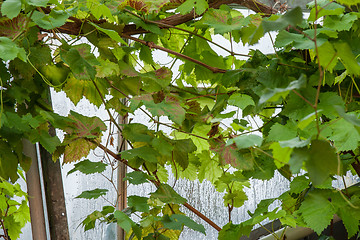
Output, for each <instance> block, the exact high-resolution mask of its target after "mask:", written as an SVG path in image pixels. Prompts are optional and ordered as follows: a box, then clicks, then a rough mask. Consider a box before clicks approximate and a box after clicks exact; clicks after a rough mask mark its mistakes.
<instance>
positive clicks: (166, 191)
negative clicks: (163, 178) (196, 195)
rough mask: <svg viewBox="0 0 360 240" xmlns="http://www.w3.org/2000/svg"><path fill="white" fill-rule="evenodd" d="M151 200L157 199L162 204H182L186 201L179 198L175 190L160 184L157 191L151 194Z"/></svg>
mask: <svg viewBox="0 0 360 240" xmlns="http://www.w3.org/2000/svg"><path fill="white" fill-rule="evenodd" d="M151 197H152V198H158V199H159V200H160V201H162V202H163V203H176V204H183V203H185V202H186V199H185V198H183V197H181V196H180V195H179V194H178V193H177V192H175V190H174V189H173V188H172V187H170V186H169V185H167V184H164V183H162V184H160V186H159V187H158V189H157V190H156V191H155V192H153V193H151Z"/></svg>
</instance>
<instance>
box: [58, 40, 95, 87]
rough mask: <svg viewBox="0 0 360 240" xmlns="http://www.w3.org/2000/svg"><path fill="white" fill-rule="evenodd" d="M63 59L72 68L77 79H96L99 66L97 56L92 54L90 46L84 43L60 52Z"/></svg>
mask: <svg viewBox="0 0 360 240" xmlns="http://www.w3.org/2000/svg"><path fill="white" fill-rule="evenodd" d="M60 56H61V58H62V59H63V60H64V62H65V63H66V64H68V65H69V66H70V69H71V71H72V72H73V74H74V76H75V77H76V78H77V79H84V80H89V79H94V78H95V75H96V70H95V67H94V66H95V65H99V62H98V61H97V60H96V58H95V56H94V55H93V54H92V53H91V48H90V46H89V45H88V44H85V43H82V44H79V45H76V46H74V47H72V48H70V49H69V50H68V51H65V50H62V51H61V52H60Z"/></svg>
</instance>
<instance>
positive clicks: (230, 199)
mask: <svg viewBox="0 0 360 240" xmlns="http://www.w3.org/2000/svg"><path fill="white" fill-rule="evenodd" d="M223 199H224V205H225V207H226V206H231V205H233V206H234V207H237V208H238V207H241V206H242V205H244V202H245V201H246V200H248V198H247V196H246V194H245V192H244V191H242V190H233V191H231V193H230V192H229V193H226V194H225V195H224V197H223Z"/></svg>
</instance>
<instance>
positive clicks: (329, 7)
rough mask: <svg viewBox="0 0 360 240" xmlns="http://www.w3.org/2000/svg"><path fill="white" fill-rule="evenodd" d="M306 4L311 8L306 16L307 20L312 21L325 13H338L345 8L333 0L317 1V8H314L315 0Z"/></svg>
mask: <svg viewBox="0 0 360 240" xmlns="http://www.w3.org/2000/svg"><path fill="white" fill-rule="evenodd" d="M308 6H309V7H311V8H312V9H311V11H310V16H309V17H308V21H309V22H313V21H315V20H317V19H319V18H321V17H323V16H326V15H340V14H341V13H343V12H344V10H345V7H344V6H341V5H340V4H337V3H335V2H330V3H329V1H327V0H322V1H318V2H317V8H315V2H312V3H310V4H309V5H308ZM316 12H317V13H316ZM316 17H317V18H316Z"/></svg>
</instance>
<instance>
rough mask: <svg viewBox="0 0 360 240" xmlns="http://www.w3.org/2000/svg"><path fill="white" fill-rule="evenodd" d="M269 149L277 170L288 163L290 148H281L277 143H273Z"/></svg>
mask: <svg viewBox="0 0 360 240" xmlns="http://www.w3.org/2000/svg"><path fill="white" fill-rule="evenodd" d="M270 149H272V153H273V157H274V160H275V165H276V166H277V167H278V168H281V167H282V166H284V165H285V164H287V163H288V162H289V160H290V155H291V153H292V152H293V149H292V148H289V147H282V146H281V145H280V143H279V142H273V143H272V144H271V145H270Z"/></svg>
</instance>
